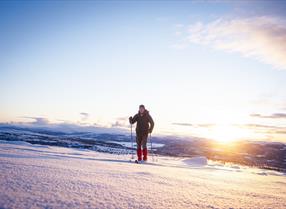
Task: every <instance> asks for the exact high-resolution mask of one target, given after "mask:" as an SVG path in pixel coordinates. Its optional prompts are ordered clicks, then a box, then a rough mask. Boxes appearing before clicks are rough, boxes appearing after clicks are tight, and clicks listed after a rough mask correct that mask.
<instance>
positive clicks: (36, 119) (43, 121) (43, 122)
mask: <svg viewBox="0 0 286 209" xmlns="http://www.w3.org/2000/svg"><path fill="white" fill-rule="evenodd" d="M22 118H28V119H32V120H34V121H32V122H30V124H33V125H47V124H49V120H48V119H47V118H44V117H30V116H24V117H22Z"/></svg>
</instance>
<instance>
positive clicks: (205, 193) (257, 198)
mask: <svg viewBox="0 0 286 209" xmlns="http://www.w3.org/2000/svg"><path fill="white" fill-rule="evenodd" d="M129 159H130V156H129V155H115V154H107V153H99V152H95V151H92V150H85V149H71V148H63V147H52V146H34V145H31V144H29V143H22V142H13V143H11V142H6V141H0V168H1V172H0V191H1V192H0V208H23V209H25V208H286V201H285V200H286V187H285V185H286V176H285V175H283V174H282V173H279V172H273V171H268V170H261V169H254V168H244V167H240V166H234V165H232V166H226V165H223V164H219V163H215V162H211V161H208V160H207V159H206V158H205V157H203V156H200V157H195V158H190V159H181V158H172V157H162V156H160V157H158V156H156V157H155V159H156V160H155V161H154V162H153V161H152V160H151V159H152V157H150V158H149V159H150V161H149V162H148V163H146V164H139V165H138V164H134V163H130V162H129Z"/></svg>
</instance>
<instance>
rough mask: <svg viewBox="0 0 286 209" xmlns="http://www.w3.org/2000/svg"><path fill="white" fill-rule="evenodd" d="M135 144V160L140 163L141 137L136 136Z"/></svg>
mask: <svg viewBox="0 0 286 209" xmlns="http://www.w3.org/2000/svg"><path fill="white" fill-rule="evenodd" d="M136 143H137V158H138V161H140V160H142V150H141V146H142V135H140V134H136Z"/></svg>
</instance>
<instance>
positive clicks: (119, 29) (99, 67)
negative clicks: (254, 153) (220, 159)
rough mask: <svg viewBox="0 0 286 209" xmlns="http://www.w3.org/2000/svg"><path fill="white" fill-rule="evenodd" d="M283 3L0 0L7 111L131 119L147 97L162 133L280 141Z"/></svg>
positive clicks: (284, 99) (16, 117) (53, 118)
mask: <svg viewBox="0 0 286 209" xmlns="http://www.w3.org/2000/svg"><path fill="white" fill-rule="evenodd" d="M284 9H286V7H285V3H284V2H283V1H273V2H272V3H269V2H266V1H251V2H250V3H249V2H246V1H235V2H233V1H156V2H151V1H140V2H138V1H137V2H136V1H83V2H82V1H72V2H66V1H45V2H40V1H26V2H25V1H2V2H1V3H0V27H1V33H0V49H1V50H0V101H1V103H0V121H2V122H12V121H14V122H29V121H31V120H32V119H33V118H35V119H38V118H44V119H45V120H44V121H46V122H47V123H63V122H64V123H75V124H81V125H94V124H97V125H99V126H104V127H112V126H119V127H123V128H124V127H128V124H127V120H126V118H127V117H128V116H129V115H133V114H134V113H136V111H137V109H138V105H139V104H141V103H143V104H145V106H146V107H147V108H148V109H149V110H150V113H151V115H152V116H153V117H154V119H155V122H156V129H155V133H157V134H180V135H189V136H202V137H208V138H216V139H218V138H221V139H223V140H228V139H229V140H230V139H238V138H247V139H262V140H274V141H275V140H279V141H281V140H284V138H285V132H283V130H285V126H286V117H284V115H283V114H284V113H286V94H285V89H286V82H285V79H286V64H285V60H286V57H285V54H286V46H285V43H286V42H285V41H284V40H286V24H285V21H286V19H285V15H284V13H283V11H285V10H284ZM81 113H86V114H81ZM276 113H279V116H280V117H271V116H272V115H273V114H274V115H275V114H276ZM83 116H84V117H83ZM276 116H277V115H276ZM262 127H263V128H262Z"/></svg>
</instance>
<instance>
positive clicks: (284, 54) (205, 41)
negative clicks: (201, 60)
mask: <svg viewBox="0 0 286 209" xmlns="http://www.w3.org/2000/svg"><path fill="white" fill-rule="evenodd" d="M184 42H185V44H186V45H188V44H189V43H196V44H202V45H208V46H211V47H213V48H215V49H221V50H225V51H228V52H238V53H240V54H242V55H243V56H246V57H252V58H254V59H257V60H259V61H261V62H263V63H267V64H271V65H272V66H274V67H275V68H277V69H284V70H286V20H285V19H282V18H279V17H274V16H259V17H250V18H235V19H217V20H215V21H212V22H210V23H207V24H204V23H202V22H196V23H194V24H192V25H190V26H189V27H188V36H187V38H186V39H185V40H184ZM181 45H182V43H181V42H180V43H179V46H181ZM181 48H182V47H181Z"/></svg>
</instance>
